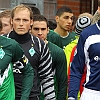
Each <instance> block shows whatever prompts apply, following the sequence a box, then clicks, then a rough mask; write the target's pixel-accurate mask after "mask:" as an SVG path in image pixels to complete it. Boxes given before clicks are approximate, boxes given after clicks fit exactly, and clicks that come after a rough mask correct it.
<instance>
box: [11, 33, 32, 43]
mask: <svg viewBox="0 0 100 100" xmlns="http://www.w3.org/2000/svg"><path fill="white" fill-rule="evenodd" d="M10 37H11V38H12V39H15V40H16V41H17V42H18V43H21V44H23V43H26V42H27V41H29V40H30V38H31V35H30V33H29V32H27V33H25V34H23V35H20V34H17V33H16V32H15V31H12V32H11V33H10Z"/></svg>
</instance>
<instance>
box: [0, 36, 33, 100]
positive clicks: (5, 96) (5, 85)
mask: <svg viewBox="0 0 100 100" xmlns="http://www.w3.org/2000/svg"><path fill="white" fill-rule="evenodd" d="M13 64H14V66H16V67H17V68H19V69H20V70H22V72H23V73H24V74H23V78H24V79H23V88H22V89H23V90H22V93H21V99H20V100H28V96H29V93H30V90H31V88H32V85H33V83H32V81H33V68H32V67H31V65H30V64H29V63H28V59H26V58H25V56H23V50H22V49H21V47H20V45H19V44H18V43H17V42H16V41H14V40H12V39H8V38H6V37H4V36H0V100H15V85H14V77H13V71H12V68H13ZM26 80H27V81H26Z"/></svg>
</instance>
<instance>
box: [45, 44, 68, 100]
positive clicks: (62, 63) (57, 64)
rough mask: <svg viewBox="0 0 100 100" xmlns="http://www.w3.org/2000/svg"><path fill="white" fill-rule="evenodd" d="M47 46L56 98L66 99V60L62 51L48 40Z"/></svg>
mask: <svg viewBox="0 0 100 100" xmlns="http://www.w3.org/2000/svg"><path fill="white" fill-rule="evenodd" d="M47 45H48V47H49V50H50V53H51V56H52V62H53V63H52V64H53V69H54V70H55V76H56V80H57V81H56V85H55V86H56V88H57V87H59V88H57V91H56V93H57V100H66V94H67V91H66V90H67V76H66V75H67V74H66V73H67V69H66V66H67V62H66V56H65V54H64V51H63V50H62V49H61V48H59V47H58V46H56V45H55V44H53V43H51V42H48V44H47Z"/></svg>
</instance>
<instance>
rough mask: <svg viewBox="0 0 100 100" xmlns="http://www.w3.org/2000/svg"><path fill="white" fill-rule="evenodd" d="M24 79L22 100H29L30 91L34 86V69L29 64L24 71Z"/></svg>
mask: <svg viewBox="0 0 100 100" xmlns="http://www.w3.org/2000/svg"><path fill="white" fill-rule="evenodd" d="M22 72H23V74H24V78H23V80H22V95H21V99H20V100H28V97H29V94H30V91H31V89H32V86H33V68H32V67H31V65H30V63H28V64H27V65H26V66H25V67H24V68H23V69H22Z"/></svg>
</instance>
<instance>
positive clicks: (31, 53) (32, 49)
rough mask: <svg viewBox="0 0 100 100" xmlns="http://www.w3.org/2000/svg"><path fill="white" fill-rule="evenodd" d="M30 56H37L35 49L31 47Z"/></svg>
mask: <svg viewBox="0 0 100 100" xmlns="http://www.w3.org/2000/svg"><path fill="white" fill-rule="evenodd" d="M29 54H30V55H31V56H33V55H34V54H35V50H34V48H33V47H31V49H30V50H29Z"/></svg>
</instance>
